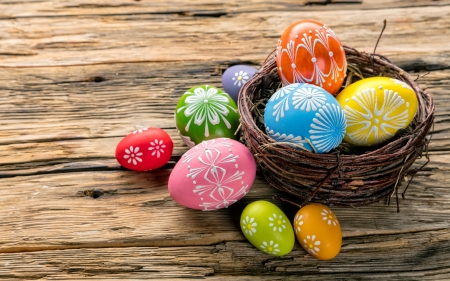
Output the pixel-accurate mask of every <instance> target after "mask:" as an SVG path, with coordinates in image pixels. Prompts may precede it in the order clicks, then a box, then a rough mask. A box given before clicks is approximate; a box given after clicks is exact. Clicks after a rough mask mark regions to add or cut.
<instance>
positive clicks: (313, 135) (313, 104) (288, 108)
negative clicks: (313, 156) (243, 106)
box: [264, 83, 347, 153]
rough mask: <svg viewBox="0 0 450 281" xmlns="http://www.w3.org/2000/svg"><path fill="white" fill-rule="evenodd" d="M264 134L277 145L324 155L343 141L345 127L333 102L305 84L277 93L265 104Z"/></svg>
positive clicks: (341, 113) (334, 101)
mask: <svg viewBox="0 0 450 281" xmlns="http://www.w3.org/2000/svg"><path fill="white" fill-rule="evenodd" d="M264 124H265V126H266V133H267V134H268V135H269V136H270V137H271V138H273V139H274V140H276V141H277V142H285V143H288V144H290V145H292V146H294V147H297V148H299V149H306V150H308V151H311V152H316V153H326V152H329V151H330V150H332V149H333V148H335V147H337V146H338V145H339V144H340V143H341V142H342V139H343V138H344V134H345V129H346V127H347V123H346V120H345V115H344V111H343V110H342V107H341V106H340V104H339V103H338V102H337V100H336V98H335V97H334V96H332V95H331V94H330V93H328V92H327V91H325V90H324V89H322V88H320V87H318V86H315V85H310V84H306V83H296V84H291V85H288V86H286V87H283V88H281V89H279V90H278V91H277V92H275V94H273V95H272V97H271V98H270V99H269V101H268V102H267V104H266V110H265V112H264Z"/></svg>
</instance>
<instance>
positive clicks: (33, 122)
mask: <svg viewBox="0 0 450 281" xmlns="http://www.w3.org/2000/svg"><path fill="white" fill-rule="evenodd" d="M301 18H314V19H319V20H321V21H323V22H326V23H327V24H328V25H329V26H331V27H332V28H333V30H334V31H335V32H336V34H338V36H339V38H340V39H341V41H342V42H343V43H344V44H346V45H349V46H352V47H356V48H358V49H360V50H361V51H366V52H372V51H373V48H374V44H375V42H376V39H377V37H378V34H379V32H380V30H381V28H382V21H383V19H387V22H388V26H387V29H386V31H385V33H384V35H383V37H382V39H381V41H380V44H379V46H378V48H377V52H378V53H381V54H383V55H386V56H388V57H389V58H390V59H392V60H393V61H394V62H395V63H396V64H397V65H399V66H400V67H402V68H403V69H405V70H406V71H409V72H410V74H411V75H412V76H417V78H418V81H419V84H420V85H421V87H423V88H426V89H427V91H428V92H430V93H431V95H432V96H433V98H434V103H435V105H436V112H435V117H436V118H435V120H436V121H435V126H434V129H433V135H432V138H431V142H430V146H429V155H430V159H431V162H430V164H429V165H428V166H426V168H425V169H423V170H422V171H421V172H419V173H418V174H417V176H416V177H415V178H414V180H413V181H412V183H411V185H410V187H409V189H408V192H407V193H406V199H405V200H402V199H400V210H401V212H400V213H397V212H396V210H397V208H396V205H395V196H393V197H391V202H390V205H388V204H387V200H385V201H383V202H379V203H376V204H373V205H370V206H365V207H360V208H342V207H332V208H333V211H335V213H336V214H337V217H338V218H339V221H340V223H341V226H342V230H343V237H344V239H343V247H342V250H341V253H340V254H339V255H338V256H337V257H336V258H335V259H333V260H332V261H327V262H324V261H318V260H316V259H314V258H312V257H311V256H309V255H308V254H306V252H305V251H304V250H303V249H302V248H301V247H300V246H299V244H296V245H295V247H294V250H293V251H292V252H291V253H290V254H288V255H287V256H285V257H281V258H275V257H271V256H268V255H265V254H263V253H262V252H260V251H258V250H257V249H255V248H254V247H253V246H251V245H250V244H249V243H248V242H247V241H246V240H245V237H244V236H243V235H242V233H241V231H240V229H239V217H240V213H241V211H242V210H243V208H244V207H245V206H246V204H248V203H250V202H252V201H255V200H259V199H264V200H271V201H272V202H274V203H276V204H277V205H278V206H280V207H281V208H282V210H283V211H284V212H285V213H286V214H287V215H288V217H290V218H291V219H292V218H293V217H294V214H295V212H296V211H297V210H296V209H295V208H294V207H292V206H290V205H286V204H284V203H281V202H279V201H275V200H273V199H272V196H274V195H280V196H286V195H284V194H281V193H279V192H278V191H276V190H275V189H273V188H271V187H270V186H269V185H268V184H267V183H266V182H265V181H264V180H263V179H262V178H261V177H259V176H258V177H257V180H256V182H255V184H254V186H253V187H252V189H251V191H250V193H249V194H248V195H247V196H246V197H245V198H244V199H242V200H241V201H239V202H238V203H236V204H234V205H232V206H230V208H228V209H225V210H219V211H214V212H198V211H194V210H188V209H186V208H183V207H181V206H179V205H178V204H176V203H175V202H174V201H173V200H172V199H171V197H170V195H169V193H168V191H167V180H168V177H169V175H170V172H171V169H172V168H173V166H174V165H175V163H176V161H177V160H178V159H179V157H180V156H181V155H182V153H184V152H185V151H186V150H187V147H186V146H185V145H184V144H183V143H182V141H181V140H180V139H179V138H178V136H177V133H176V130H175V126H174V121H173V112H174V109H175V106H176V103H177V101H178V98H179V97H180V96H181V95H182V94H183V93H184V91H185V90H187V89H189V88H190V87H192V86H195V85H198V84H210V85H216V86H219V87H220V85H221V74H222V72H223V71H224V70H225V69H226V68H227V67H228V66H229V65H232V64H236V63H245V64H250V65H253V66H256V67H258V66H259V65H260V64H261V63H262V62H263V61H264V60H265V59H266V57H267V55H268V54H269V53H270V52H271V51H272V50H273V49H274V48H275V46H276V42H277V40H278V38H279V36H280V34H281V32H282V31H283V29H284V28H285V27H286V26H287V25H289V24H290V23H292V22H293V21H295V20H297V19H301ZM0 22H1V25H0V38H1V43H2V44H0V210H1V212H0V221H1V227H0V279H2V280H81V279H83V280H84V279H86V280H149V279H156V280H179V279H181V278H182V279H188V280H190V279H210V280H238V281H241V280H242V281H243V280H252V281H253V280H303V279H304V280H331V279H333V280H399V281H400V280H449V279H450V266H449V264H448V259H449V257H450V255H449V254H448V253H449V248H450V243H449V241H450V231H449V230H450V222H449V220H448V218H449V214H450V193H449V192H448V186H449V182H450V164H449V163H450V153H449V151H450V140H449V136H450V125H449V124H450V118H449V117H448V110H449V109H450V108H449V105H448V100H449V98H450V90H449V89H450V80H449V79H448V77H449V76H450V63H449V62H450V45H449V44H448V42H449V38H448V33H447V32H446V30H448V29H449V28H450V1H448V0H442V1H431V0H414V1H400V0H391V1H390V0H381V1H375V0H371V1H366V0H365V1H357V0H350V1H340V0H339V1H320V0H314V1H294V0H283V1H264V0H251V1H234V0H233V1H227V2H224V1H217V0H213V1H206V0H196V1H163V0H154V1H145V0H141V1H131V0H129V1H128V0H110V1H106V0H105V1H104V0H101V1H100V0H99V1H84V0H67V1H40V0H27V1H8V2H5V1H3V2H2V3H0ZM148 126H156V127H161V128H164V129H165V130H167V132H168V133H169V134H170V135H171V137H172V138H173V140H174V142H175V149H174V155H173V157H172V159H171V161H170V162H169V163H168V164H167V165H166V166H164V167H163V168H162V169H160V170H157V171H152V172H145V173H137V172H132V171H127V170H124V169H123V168H121V167H120V166H119V164H118V163H117V162H116V160H115V159H114V150H115V146H116V144H117V143H118V142H119V141H120V139H121V138H122V137H123V136H124V135H126V134H128V133H130V132H132V131H133V130H135V129H138V128H143V127H148ZM425 161H426V159H425V157H424V158H422V159H419V160H418V161H417V164H415V167H419V166H420V165H421V164H423V163H424V162H425ZM407 180H408V179H407ZM405 187H406V182H405V181H404V182H402V184H401V186H400V187H399V191H400V192H402V191H403V190H404V188H405Z"/></svg>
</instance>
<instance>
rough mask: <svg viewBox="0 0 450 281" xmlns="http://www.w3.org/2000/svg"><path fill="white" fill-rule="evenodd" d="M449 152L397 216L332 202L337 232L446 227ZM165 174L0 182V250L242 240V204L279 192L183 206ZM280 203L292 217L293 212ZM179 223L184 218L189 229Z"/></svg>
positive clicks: (260, 190) (380, 208)
mask: <svg viewBox="0 0 450 281" xmlns="http://www.w3.org/2000/svg"><path fill="white" fill-rule="evenodd" d="M449 157H450V156H449V155H445V156H433V158H436V159H437V161H436V164H433V165H430V166H429V167H428V171H433V172H432V173H430V172H426V171H425V172H422V173H420V174H419V175H418V176H416V178H415V179H414V181H413V182H412V184H411V186H410V188H409V190H408V193H407V200H401V210H402V212H401V213H399V214H397V213H396V207H395V202H394V201H395V200H393V201H392V205H391V206H386V205H385V204H383V203H377V204H374V205H371V206H366V207H362V208H356V209H352V208H337V207H335V209H334V210H335V212H336V213H337V215H338V217H339V219H340V220H341V225H342V227H343V231H344V237H356V236H367V235H382V234H393V233H408V232H421V231H427V230H433V229H443V228H449V226H450V223H449V222H448V212H449V210H450V203H449V202H450V195H449V194H448V192H447V185H448V184H447V181H448V180H449V179H450V177H449V176H448V169H445V168H439V165H440V164H439V163H448V158H449ZM432 163H435V162H434V161H433V162H432ZM116 165H117V164H116ZM169 174H170V170H158V171H153V172H147V173H137V172H132V171H117V170H116V171H99V172H94V171H93V172H78V173H73V172H72V173H60V174H48V175H36V176H27V177H20V176H18V177H14V178H5V179H0V184H1V185H2V189H0V202H1V205H2V209H3V210H4V211H3V212H2V213H1V214H0V220H1V221H2V231H1V232H0V241H1V244H0V252H20V251H24V250H42V249H53V248H56V249H59V248H72V247H76V248H78V247H98V246H102V247H105V246H106V245H111V246H112V245H116V246H121V247H123V246H132V245H143V246H145V245H147V246H171V245H173V246H182V245H211V244H215V243H219V242H221V241H224V240H226V241H242V240H244V238H243V236H242V234H241V233H240V229H239V225H238V223H239V222H238V217H239V215H240V212H241V210H242V209H243V207H244V206H245V205H246V204H248V203H249V202H251V201H253V200H257V199H261V198H265V199H270V198H271V196H273V195H275V194H280V193H278V192H277V191H275V190H274V189H273V188H271V187H269V186H268V185H267V183H266V182H265V181H264V180H262V179H258V180H257V181H256V183H255V185H254V186H253V188H252V189H251V192H250V193H249V194H248V195H247V196H246V197H245V198H244V199H243V200H242V201H240V202H238V203H236V204H235V205H233V206H231V207H230V208H229V209H228V210H219V211H215V212H200V211H194V210H188V209H185V208H183V207H181V206H179V205H178V204H176V203H175V202H174V201H173V200H172V199H171V197H170V196H169V194H168V191H167V179H168V176H169ZM403 188H404V186H403ZM403 188H402V187H401V188H400V191H402V190H403ZM89 190H98V193H97V194H98V198H97V199H93V198H92V197H89V196H86V194H88V193H86V191H89ZM278 204H279V202H278ZM280 205H281V206H283V208H284V209H285V212H286V213H287V214H288V215H289V217H290V218H293V216H294V214H295V212H296V209H295V208H293V207H291V206H288V205H285V204H280ZM184 221H189V231H186V225H185V223H183V222H184ZM205 221H207V222H208V227H207V228H205V224H204V222H205Z"/></svg>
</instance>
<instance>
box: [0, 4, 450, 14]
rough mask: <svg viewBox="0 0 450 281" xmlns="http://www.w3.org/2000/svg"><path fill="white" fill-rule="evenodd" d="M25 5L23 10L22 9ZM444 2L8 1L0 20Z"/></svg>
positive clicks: (317, 8) (0, 7)
mask: <svg viewBox="0 0 450 281" xmlns="http://www.w3.org/2000/svg"><path fill="white" fill-rule="evenodd" d="M25 3H26V5H27V9H24V8H23V7H24V4H25ZM448 4H450V2H449V1H448V0H440V1H433V0H412V1H408V2H405V1H401V0H378V1H377V0H364V1H362V0H330V1H327V0H282V1H276V2H274V1H267V0H251V1H238V0H231V1H227V2H223V1H219V0H212V1H207V0H196V1H173V0H172V1H166V0H152V1H140V0H138V1H136V0H135V1H126V0H110V1H107V0H101V1H95V2H94V3H93V2H92V1H86V0H71V1H58V2H53V1H35V0H27V1H17V2H14V1H8V2H6V3H0V11H2V14H1V18H23V17H55V16H66V17H68V16H78V15H111V14H113V15H117V14H144V13H146V14H178V15H182V16H190V15H194V16H209V17H223V16H226V15H227V14H229V13H249V12H261V11H268V10H270V11H292V10H307V11H316V10H336V9H340V10H349V9H386V8H399V7H424V6H445V5H448Z"/></svg>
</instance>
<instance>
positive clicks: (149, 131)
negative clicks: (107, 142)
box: [116, 128, 173, 171]
mask: <svg viewBox="0 0 450 281" xmlns="http://www.w3.org/2000/svg"><path fill="white" fill-rule="evenodd" d="M172 150H173V142H172V139H171V138H170V136H169V135H168V134H167V133H166V131H164V130H163V129H160V128H145V129H139V130H137V131H134V132H133V133H131V134H129V135H127V136H126V137H124V138H123V139H122V140H121V141H120V142H119V144H117V147H116V159H117V162H119V164H120V165H122V166H123V167H125V168H127V169H130V170H134V171H148V170H153V169H157V168H159V167H162V166H164V165H165V164H166V163H167V162H168V161H169V160H170V157H172Z"/></svg>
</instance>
